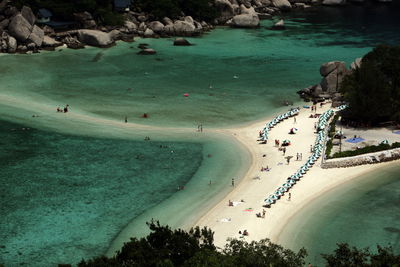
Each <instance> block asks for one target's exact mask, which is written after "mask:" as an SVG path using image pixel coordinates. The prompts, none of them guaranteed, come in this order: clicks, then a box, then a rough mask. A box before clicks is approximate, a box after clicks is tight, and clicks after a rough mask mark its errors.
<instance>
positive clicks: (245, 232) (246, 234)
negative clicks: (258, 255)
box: [239, 230, 249, 236]
mask: <svg viewBox="0 0 400 267" xmlns="http://www.w3.org/2000/svg"><path fill="white" fill-rule="evenodd" d="M239 235H243V236H248V235H249V232H247V230H244V231H243V233H242V231H239Z"/></svg>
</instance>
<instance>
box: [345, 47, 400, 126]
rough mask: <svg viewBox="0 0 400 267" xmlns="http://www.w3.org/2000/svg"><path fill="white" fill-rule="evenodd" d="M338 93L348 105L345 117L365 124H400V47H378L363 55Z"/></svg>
mask: <svg viewBox="0 0 400 267" xmlns="http://www.w3.org/2000/svg"><path fill="white" fill-rule="evenodd" d="M341 92H342V93H343V94H344V98H345V100H346V101H347V102H348V103H349V108H348V111H347V112H346V113H345V116H346V117H350V118H351V119H352V120H356V121H361V122H365V123H368V124H377V123H379V122H386V121H392V120H393V121H397V122H400V46H385V45H381V46H378V47H376V48H375V49H374V50H373V51H371V52H370V53H368V54H367V55H365V56H364V57H363V59H362V62H361V66H360V67H359V68H357V69H355V70H353V72H352V73H351V74H350V75H348V76H346V77H345V79H344V81H343V83H342V85H341Z"/></svg>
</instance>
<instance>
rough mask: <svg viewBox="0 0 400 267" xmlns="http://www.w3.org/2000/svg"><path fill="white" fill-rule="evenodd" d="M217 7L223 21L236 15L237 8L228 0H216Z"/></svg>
mask: <svg viewBox="0 0 400 267" xmlns="http://www.w3.org/2000/svg"><path fill="white" fill-rule="evenodd" d="M215 7H216V9H217V10H218V11H219V13H220V20H222V21H227V20H229V19H231V18H232V17H233V16H234V15H235V9H234V8H233V6H232V4H231V2H229V1H228V0H215Z"/></svg>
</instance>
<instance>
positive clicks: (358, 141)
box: [346, 137, 365, 144]
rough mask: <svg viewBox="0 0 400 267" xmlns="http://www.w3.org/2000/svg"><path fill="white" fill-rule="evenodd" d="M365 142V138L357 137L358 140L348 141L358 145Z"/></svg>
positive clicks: (351, 139)
mask: <svg viewBox="0 0 400 267" xmlns="http://www.w3.org/2000/svg"><path fill="white" fill-rule="evenodd" d="M364 140H365V139H363V138H361V137H356V138H350V139H347V140H346V142H349V143H353V144H356V143H360V142H362V141H364Z"/></svg>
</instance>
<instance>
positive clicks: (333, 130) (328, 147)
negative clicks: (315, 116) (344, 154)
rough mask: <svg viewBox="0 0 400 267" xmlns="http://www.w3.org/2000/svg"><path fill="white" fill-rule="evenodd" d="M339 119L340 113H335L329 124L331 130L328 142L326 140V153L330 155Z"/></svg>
mask: <svg viewBox="0 0 400 267" xmlns="http://www.w3.org/2000/svg"><path fill="white" fill-rule="evenodd" d="M338 119H339V115H337V114H336V115H335V116H334V117H333V119H332V121H331V123H330V124H329V132H328V137H329V138H328V142H326V150H325V155H326V156H327V157H329V155H330V154H331V151H332V148H333V138H334V136H335V134H336V122H337V121H338Z"/></svg>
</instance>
